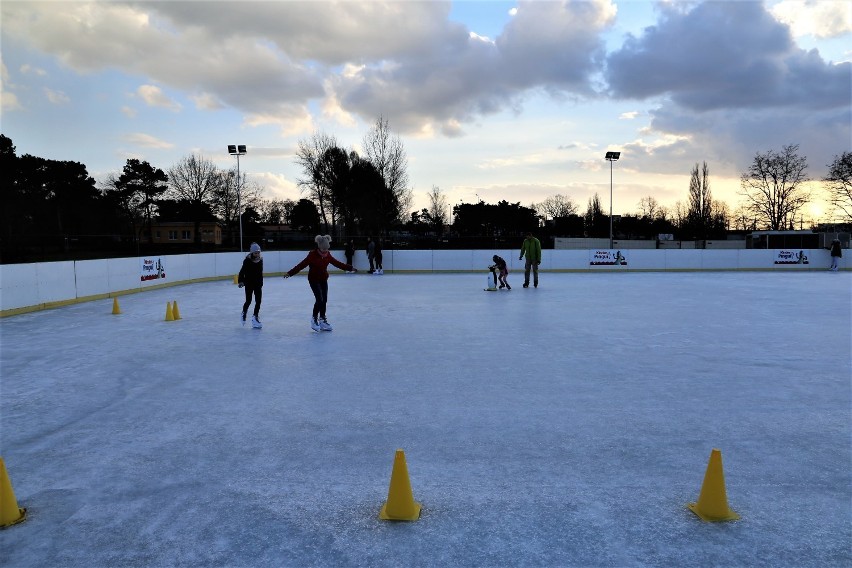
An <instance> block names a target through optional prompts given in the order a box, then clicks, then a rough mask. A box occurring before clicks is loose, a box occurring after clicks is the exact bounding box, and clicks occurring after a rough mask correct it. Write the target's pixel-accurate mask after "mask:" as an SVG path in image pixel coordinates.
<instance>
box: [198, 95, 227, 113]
mask: <svg viewBox="0 0 852 568" xmlns="http://www.w3.org/2000/svg"><path fill="white" fill-rule="evenodd" d="M189 98H190V100H192V102H193V103H195V108H197V109H199V110H220V109H223V108H225V105H223V104H222V101H220V100H219V99H218V98H217V97H216V95H213V94H211V93H201V94H200V95H190V97H189Z"/></svg>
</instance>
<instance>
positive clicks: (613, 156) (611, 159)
mask: <svg viewBox="0 0 852 568" xmlns="http://www.w3.org/2000/svg"><path fill="white" fill-rule="evenodd" d="M619 157H621V152H607V153H606V156H604V159H605V160H607V161H608V162H609V248H610V249H612V163H613V162H614V161H616V160H618V158H619Z"/></svg>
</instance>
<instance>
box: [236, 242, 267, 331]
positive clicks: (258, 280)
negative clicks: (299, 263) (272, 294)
mask: <svg viewBox="0 0 852 568" xmlns="http://www.w3.org/2000/svg"><path fill="white" fill-rule="evenodd" d="M237 284H239V286H240V288H242V287H245V289H246V302H245V304H243V314H242V322H243V325H245V324H246V314H247V313H248V309H249V306H250V305H251V297H252V295H254V315H253V316H251V326H252V327H253V328H255V329H261V328H262V327H263V324H261V323H260V301H261V299H262V298H263V257H262V256H261V254H260V245H259V244H257V243H252V244H251V246H250V247H249V253H248V254H247V255H246V257H245V258H244V259H243V266H242V268H240V273H239V274H238V275H237Z"/></svg>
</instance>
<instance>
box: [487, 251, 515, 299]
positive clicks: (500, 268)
mask: <svg viewBox="0 0 852 568" xmlns="http://www.w3.org/2000/svg"><path fill="white" fill-rule="evenodd" d="M491 260H492V261H493V262H494V264H492V265H491V266H489V267H488V270H490V271H491V274H493V275H494V286H497V281H498V280H499V281H500V288H501V289H503V288H506V289H507V290H511V289H512V287H511V286H509V282H508V281H507V280H506V277H507V276H509V267H508V266H507V265H506V261H505V260H503V258H502V257H500V256H497V255H496V254H495V255H494V256H493V257H491Z"/></svg>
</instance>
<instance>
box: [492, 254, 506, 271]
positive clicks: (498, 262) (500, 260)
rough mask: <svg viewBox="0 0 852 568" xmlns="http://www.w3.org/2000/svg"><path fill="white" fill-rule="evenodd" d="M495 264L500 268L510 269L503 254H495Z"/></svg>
mask: <svg viewBox="0 0 852 568" xmlns="http://www.w3.org/2000/svg"><path fill="white" fill-rule="evenodd" d="M494 266H496V267H497V269H498V270H508V267H507V266H506V261H505V260H503V257H502V256H497V255H494Z"/></svg>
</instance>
